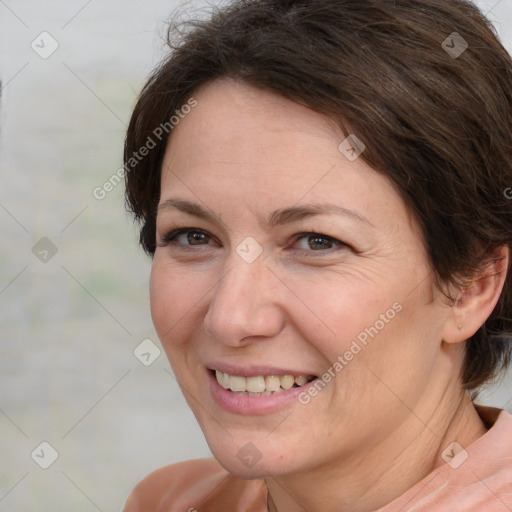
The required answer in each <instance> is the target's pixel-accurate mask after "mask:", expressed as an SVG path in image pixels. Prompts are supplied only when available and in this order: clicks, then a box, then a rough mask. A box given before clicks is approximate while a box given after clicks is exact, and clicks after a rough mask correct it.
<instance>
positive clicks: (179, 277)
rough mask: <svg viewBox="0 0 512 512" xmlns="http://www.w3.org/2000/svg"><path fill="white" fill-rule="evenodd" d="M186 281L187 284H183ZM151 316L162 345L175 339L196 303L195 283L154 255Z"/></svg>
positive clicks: (151, 281)
mask: <svg viewBox="0 0 512 512" xmlns="http://www.w3.org/2000/svg"><path fill="white" fill-rule="evenodd" d="M187 284H188V285H187ZM149 289H150V304H151V317H152V320H153V324H154V326H155V329H156V332H157V334H158V336H159V338H160V341H161V342H162V344H163V345H164V347H166V346H167V345H169V343H170V342H171V341H173V340H179V339H180V336H177V331H178V330H182V329H183V328H184V326H185V324H186V323H187V320H188V319H189V316H190V315H191V314H193V310H194V304H196V303H197V300H198V299H197V298H196V297H195V295H197V292H196V290H197V286H196V285H194V287H191V286H190V280H189V279H188V278H187V276H185V275H183V273H182V272H180V271H179V270H178V269H176V268H175V266H172V265H169V264H166V263H163V262H162V261H161V260H160V258H158V255H155V259H154V261H153V265H152V267H151V277H150V288H149Z"/></svg>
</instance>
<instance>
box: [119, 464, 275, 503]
mask: <svg viewBox="0 0 512 512" xmlns="http://www.w3.org/2000/svg"><path fill="white" fill-rule="evenodd" d="M265 496H266V495H265V494H264V484H263V482H262V481H260V480H257V481H246V480H242V479H239V478H236V477H234V476H232V475H230V474H229V473H228V472H227V471H226V470H225V469H224V468H223V467H222V466H221V465H220V464H219V463H218V462H217V461H216V460H215V459H213V458H210V459H195V460H188V461H185V462H178V463H176V464H171V465H169V466H165V467H163V468H160V469H157V470H156V471H153V472H152V473H150V474H149V475H148V476H146V477H145V478H144V479H143V480H141V481H140V482H139V483H138V484H137V485H136V486H135V487H134V489H133V490H132V492H131V493H130V495H129V496H128V499H127V501H126V504H125V507H124V509H123V512H174V511H180V512H197V510H200V507H201V509H203V510H204V506H205V504H206V503H208V504H209V503H211V504H212V506H215V507H220V506H222V505H223V504H225V505H227V503H228V500H229V503H230V504H231V503H233V502H235V501H237V500H240V501H241V502H244V503H245V502H251V503H252V504H254V505H257V504H261V503H264V502H265ZM226 510H227V509H226Z"/></svg>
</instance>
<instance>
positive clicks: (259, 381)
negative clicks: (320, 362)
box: [211, 370, 317, 396]
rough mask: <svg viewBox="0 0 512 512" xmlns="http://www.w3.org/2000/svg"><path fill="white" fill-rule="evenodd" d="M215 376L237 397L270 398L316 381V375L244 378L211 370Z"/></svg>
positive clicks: (222, 385)
mask: <svg viewBox="0 0 512 512" xmlns="http://www.w3.org/2000/svg"><path fill="white" fill-rule="evenodd" d="M211 371H212V373H214V374H215V377H216V379H217V382H218V383H219V385H220V386H221V387H223V388H224V389H226V390H228V391H231V392H232V393H235V394H237V395H246V396H270V395H274V394H277V393H283V392H285V391H288V390H290V389H292V388H298V387H301V386H304V385H306V384H308V383H309V382H311V381H313V380H315V379H316V378H317V377H315V376H314V375H298V376H296V377H294V376H293V375H265V376H263V375H259V376H254V377H243V376H241V375H230V374H228V373H224V372H221V371H219V370H211Z"/></svg>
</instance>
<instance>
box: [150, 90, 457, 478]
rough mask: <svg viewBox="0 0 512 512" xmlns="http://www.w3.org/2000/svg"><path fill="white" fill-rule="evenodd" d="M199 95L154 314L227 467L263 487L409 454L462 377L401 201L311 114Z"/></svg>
mask: <svg viewBox="0 0 512 512" xmlns="http://www.w3.org/2000/svg"><path fill="white" fill-rule="evenodd" d="M194 98H195V99H196V100H197V106H195V108H193V109H192V110H191V112H190V113H189V114H188V115H187V116H186V117H184V118H183V119H181V120H180V122H179V124H178V125H177V126H175V127H174V129H173V132H172V134H171V135H172V136H171V138H170V142H169V145H168V148H167V153H166V155H165V159H164V164H163V169H162V186H161V197H160V206H159V210H158V216H157V246H158V247H157V249H156V252H155V256H154V262H153V268H152V274H151V311H152V317H153V321H154V324H155V327H156V330H157V332H158V335H159V337H160V340H161V342H162V344H163V347H164V349H165V351H166V353H167V356H168V358H169V361H170V363H171V365H172V368H173V371H174V373H175V376H176V378H177V380H178V382H179V384H180V386H181V388H182V390H183V392H184V395H185V397H186V399H187V402H188V404H189V405H190V407H191V408H192V410H193V412H194V414H195V416H196V418H197V420H198V422H199V424H200V426H201V428H202V430H203V432H204V434H205V436H206V439H207V442H208V444H209V446H210V448H211V450H212V452H213V454H214V455H215V457H216V458H217V459H218V460H219V461H220V462H221V463H222V464H223V465H224V467H226V468H227V469H228V470H229V471H230V472H232V473H233V474H238V475H240V476H243V477H247V478H250V477H260V476H264V475H266V474H268V473H270V474H273V475H277V474H289V473H293V472H297V471H308V470H312V469H314V468H317V467H321V466H324V467H328V465H329V464H338V463H339V461H340V460H341V459H340V458H342V460H343V461H344V463H346V464H350V461H357V460H361V457H362V456H365V455H368V456H370V455H371V454H372V453H373V454H375V453H380V454H381V456H382V455H383V454H384V453H385V451H386V450H387V448H385V447H386V446H388V447H389V446H391V445H392V443H393V441H394V440H395V441H396V440H398V439H399V440H400V443H402V444H403V442H404V440H406V439H409V440H410V442H411V443H412V442H413V441H414V439H416V436H418V435H419V432H422V431H424V430H425V423H426V421H428V418H430V417H431V416H432V413H433V411H434V409H435V407H436V405H437V404H438V401H439V397H440V396H441V395H442V393H443V389H444V387H445V386H446V383H447V381H448V379H449V378H451V377H447V376H448V375H450V374H452V373H456V372H455V371H454V370H453V361H452V359H451V356H448V355H447V351H446V350H443V343H442V338H443V326H444V325H445V324H446V323H447V322H448V316H447V308H446V306H445V301H444V300H443V297H442V295H441V294H440V293H438V292H437V291H436V290H435V288H434V287H433V281H432V274H431V271H430V267H429V264H428V260H427V256H426V253H425V250H424V247H423V244H422V242H421V240H420V237H419V234H418V229H417V227H416V225H415V224H414V222H413V221H412V220H411V219H410V217H409V216H408V213H407V211H406V209H405V207H404V203H403V201H402V200H401V199H400V197H399V196H398V194H397V193H396V192H395V190H394V189H393V187H392V186H391V185H390V183H389V182H388V180H387V179H386V178H385V177H383V176H382V175H381V174H379V173H377V172H375V171H374V170H372V169H371V168H370V167H369V166H368V165H367V164H366V163H365V162H364V161H363V159H362V158H356V153H355V152H354V151H352V150H350V149H349V146H348V142H349V141H345V142H344V140H345V139H346V136H345V135H343V134H342V133H341V131H340V130H339V128H337V127H336V126H335V125H334V123H333V122H332V121H329V120H328V119H327V118H325V117H324V116H322V115H320V114H318V113H316V112H313V111H312V110H310V109H308V108H306V107H303V106H300V105H298V104H296V103H294V102H292V101H290V100H287V99H284V98H282V97H280V96H277V95H274V94H271V93H268V92H262V91H259V90H256V89H253V88H250V87H248V86H246V85H242V84H240V83H236V82H234V81H229V80H223V81H217V82H214V83H212V84H210V85H208V86H206V87H204V88H203V89H201V90H200V91H198V92H197V93H196V94H195V95H194ZM363 142H364V141H363ZM340 144H341V146H340ZM176 229H184V231H181V232H180V233H178V234H175V233H174V235H173V233H172V232H173V231H174V230H176ZM215 370H218V371H219V372H222V373H219V378H220V380H221V382H222V385H221V384H219V383H218V382H217V380H216V378H215ZM226 374H227V375H226ZM285 375H288V376H289V375H291V376H292V377H294V378H293V379H292V378H291V377H284V376H285ZM248 377H249V378H248ZM281 377H282V378H281ZM295 377H297V379H295ZM301 377H304V378H301ZM311 379H316V380H313V381H311ZM304 381H308V382H307V383H306V384H304ZM292 382H296V384H294V386H297V385H302V386H301V387H292V388H291V389H289V390H285V388H289V386H291V385H292ZM226 387H227V388H230V389H225V388H226ZM231 388H232V389H231ZM277 388H279V390H278V391H277V392H276V389H277ZM247 389H248V390H249V391H250V392H251V393H250V394H249V393H248V392H247V391H246V390H247ZM235 391H238V392H239V393H236V392H235ZM240 393H241V394H240ZM388 455H389V456H393V454H389V453H388ZM395 455H396V454H395Z"/></svg>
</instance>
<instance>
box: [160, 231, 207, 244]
mask: <svg viewBox="0 0 512 512" xmlns="http://www.w3.org/2000/svg"><path fill="white" fill-rule="evenodd" d="M211 239H212V237H211V236H210V235H209V234H208V233H206V231H203V230H201V229H194V228H180V229H175V230H173V231H171V232H169V233H168V234H167V235H165V236H164V237H163V238H162V244H164V245H168V244H173V245H182V246H192V245H209V243H208V242H209V241H210V240H211Z"/></svg>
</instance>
